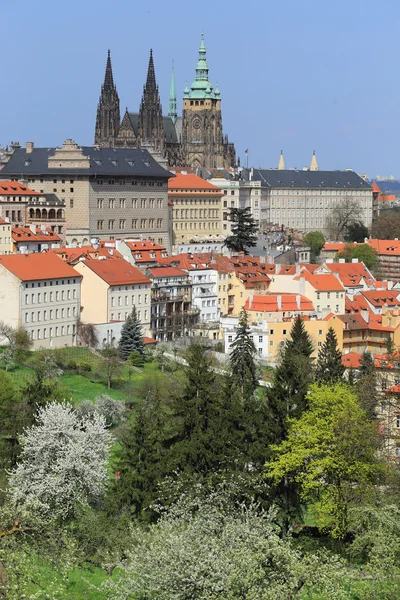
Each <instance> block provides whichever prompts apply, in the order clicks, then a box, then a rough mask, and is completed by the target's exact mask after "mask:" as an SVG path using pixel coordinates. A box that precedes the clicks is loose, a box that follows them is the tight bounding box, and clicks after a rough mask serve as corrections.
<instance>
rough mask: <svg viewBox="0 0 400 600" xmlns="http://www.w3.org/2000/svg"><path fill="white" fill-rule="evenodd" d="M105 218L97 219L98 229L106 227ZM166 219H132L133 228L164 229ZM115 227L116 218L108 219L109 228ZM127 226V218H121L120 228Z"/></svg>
mask: <svg viewBox="0 0 400 600" xmlns="http://www.w3.org/2000/svg"><path fill="white" fill-rule="evenodd" d="M104 223H105V221H104V219H99V220H98V221H97V230H98V231H101V230H102V229H104ZM163 223H164V219H132V229H162V227H163ZM114 228H115V219H109V220H108V229H114ZM125 228H126V219H119V229H125ZM161 242H162V240H161Z"/></svg>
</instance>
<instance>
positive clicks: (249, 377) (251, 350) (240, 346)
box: [230, 308, 258, 398]
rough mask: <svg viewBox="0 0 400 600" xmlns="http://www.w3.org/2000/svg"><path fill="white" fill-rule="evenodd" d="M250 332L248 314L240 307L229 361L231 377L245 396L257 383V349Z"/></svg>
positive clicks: (251, 391)
mask: <svg viewBox="0 0 400 600" xmlns="http://www.w3.org/2000/svg"><path fill="white" fill-rule="evenodd" d="M250 332H251V330H250V327H249V323H248V315H247V312H246V310H245V309H244V308H242V310H241V311H240V316H239V325H238V328H237V330H236V335H235V339H234V340H233V342H232V346H231V352H230V363H231V369H232V373H233V379H234V380H235V381H236V382H237V384H238V385H239V387H240V389H241V391H242V394H243V396H244V397H245V398H248V397H249V396H251V394H253V393H254V392H255V390H256V389H257V385H258V379H257V365H256V362H255V357H256V353H257V351H256V347H255V345H254V342H253V340H252V338H251V337H250Z"/></svg>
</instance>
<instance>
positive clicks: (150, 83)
mask: <svg viewBox="0 0 400 600" xmlns="http://www.w3.org/2000/svg"><path fill="white" fill-rule="evenodd" d="M145 87H146V88H147V90H148V91H150V90H154V89H155V88H156V87H157V84H156V73H155V71H154V61H153V50H152V48H150V58H149V66H148V68H147V79H146V86H145Z"/></svg>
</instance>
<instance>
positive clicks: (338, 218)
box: [326, 197, 362, 242]
mask: <svg viewBox="0 0 400 600" xmlns="http://www.w3.org/2000/svg"><path fill="white" fill-rule="evenodd" d="M361 216H362V211H361V207H360V204H359V203H358V201H357V200H353V199H352V198H350V197H346V198H344V199H343V200H341V201H340V202H339V203H338V204H336V205H335V206H334V208H332V209H331V211H330V214H329V217H328V219H327V221H326V228H327V230H328V234H329V237H330V239H331V240H334V241H335V242H336V241H338V240H341V239H343V236H344V234H345V233H346V230H347V229H348V227H349V226H350V225H351V224H352V223H354V222H355V221H359V220H360V218H361Z"/></svg>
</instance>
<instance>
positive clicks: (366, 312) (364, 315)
mask: <svg viewBox="0 0 400 600" xmlns="http://www.w3.org/2000/svg"><path fill="white" fill-rule="evenodd" d="M361 316H362V318H363V319H364V321H365V322H366V323H369V310H362V311H361Z"/></svg>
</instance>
